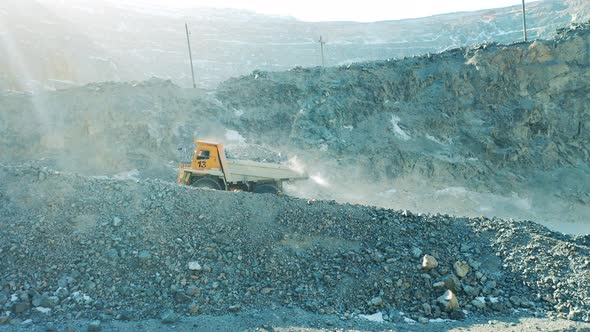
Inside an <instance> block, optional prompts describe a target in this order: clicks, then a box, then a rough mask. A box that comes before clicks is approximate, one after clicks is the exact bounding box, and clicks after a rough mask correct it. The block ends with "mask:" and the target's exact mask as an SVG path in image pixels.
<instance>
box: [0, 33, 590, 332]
mask: <svg viewBox="0 0 590 332" xmlns="http://www.w3.org/2000/svg"><path fill="white" fill-rule="evenodd" d="M589 57H590V26H588V24H586V25H577V26H572V27H570V28H569V29H566V30H564V31H562V32H560V33H559V34H558V36H557V37H556V38H555V39H553V40H550V41H535V42H533V43H520V44H515V45H509V46H500V45H483V46H479V47H473V48H466V49H458V50H451V51H448V52H444V53H442V54H437V55H428V56H423V57H417V58H411V59H404V60H399V61H384V62H375V63H364V64H355V65H351V66H346V67H338V68H326V69H323V70H320V69H319V68H316V69H302V68H297V69H295V70H292V71H290V72H286V73H264V72H255V73H253V74H252V75H251V76H247V77H242V78H239V79H236V80H231V81H228V82H227V83H225V84H223V85H222V86H221V87H220V88H219V89H218V90H217V91H215V92H205V91H193V90H184V89H180V88H178V87H177V86H175V85H174V84H171V83H170V82H167V81H161V80H157V79H154V80H150V81H147V82H141V83H137V82H135V83H133V82H132V83H127V84H115V83H101V84H91V85H88V86H85V87H82V88H75V89H70V90H64V91H56V92H47V93H40V94H36V95H27V94H13V93H5V94H3V95H0V105H1V107H2V110H1V112H0V132H1V133H2V135H0V162H2V163H4V164H5V165H6V166H0V329H6V330H13V329H14V330H19V329H20V330H29V329H42V328H43V329H44V328H45V327H47V328H48V329H49V330H52V329H53V328H54V327H57V328H62V327H66V326H65V325H64V324H68V322H76V324H85V325H80V326H81V327H82V328H88V329H91V330H96V329H99V328H100V326H101V324H103V326H104V327H105V329H117V328H118V327H117V326H119V327H120V328H121V329H131V330H132V329H134V328H137V329H142V328H141V327H138V326H137V325H134V324H136V323H137V324H147V325H145V326H146V328H150V329H152V328H159V327H161V326H159V327H154V326H153V325H150V324H160V323H171V324H179V326H181V328H184V329H187V330H190V327H188V326H187V325H186V324H191V323H192V324H202V323H204V324H207V322H209V323H211V324H212V325H210V326H204V327H203V328H204V329H207V328H209V329H214V328H210V327H211V326H216V325H215V324H216V323H214V322H213V321H215V317H223V318H219V319H220V320H221V319H227V320H228V321H230V323H229V324H230V325H229V326H227V325H224V326H225V327H227V330H235V329H243V328H252V329H259V330H261V329H266V330H270V329H276V330H280V329H281V328H282V329H284V330H288V329H289V328H297V327H300V328H310V329H314V328H326V327H328V326H334V327H338V328H345V329H349V328H350V329H355V328H356V329H360V330H378V329H401V330H405V329H407V330H412V329H416V330H421V329H424V328H428V329H431V330H433V331H436V330H439V329H452V328H454V327H456V328H463V327H465V325H461V324H463V323H456V322H455V323H453V322H450V323H449V322H445V321H444V320H446V319H452V320H454V321H455V320H463V321H462V322H466V323H465V324H472V323H481V322H482V321H483V322H486V321H487V320H492V321H494V320H498V319H500V317H502V318H501V319H502V320H503V321H504V320H505V321H508V322H513V321H514V320H518V319H520V318H522V317H525V321H526V319H530V318H531V317H537V316H538V317H542V318H543V319H545V320H544V321H541V323H539V322H538V321H536V323H531V324H532V325H531V326H532V327H531V329H533V328H535V327H541V328H546V327H548V326H555V325H551V324H553V323H554V321H552V322H551V323H547V325H544V322H546V321H547V318H558V317H559V318H567V319H569V320H574V321H577V322H578V323H575V324H574V325H571V324H570V325H567V324H566V325H559V324H557V326H558V327H557V328H564V327H567V328H572V329H576V328H587V325H584V324H582V323H581V322H584V321H585V322H588V321H589V320H590V307H589V305H590V294H589V292H590V290H589V288H588V285H589V284H590V272H589V271H590V258H589V257H590V256H589V253H590V248H589V246H590V237H589V236H587V235H586V236H581V235H580V236H574V235H564V234H562V233H559V232H553V231H551V230H549V229H547V228H545V227H543V226H540V225H539V224H536V223H534V222H530V221H513V220H511V219H500V218H488V217H477V218H468V217H465V218H462V217H455V216H449V215H441V214H420V213H417V212H424V211H433V212H445V213H450V214H451V213H452V214H462V215H470V216H478V215H482V214H483V215H486V216H494V215H501V216H506V217H513V218H515V219H517V218H518V219H533V220H535V221H542V222H545V223H546V224H548V225H551V226H552V228H553V229H559V230H562V231H563V230H567V231H568V232H570V233H587V232H585V231H584V230H585V228H583V227H584V226H585V225H586V226H587V216H588V215H590V200H589V197H590V196H588V193H590V178H589V177H588V174H590V173H589V172H588V170H589V168H588V161H589V158H590V157H589V156H590V136H589V133H590V132H589V131H588V130H587V128H589V127H590V117H589V116H590V113H588V112H589V111H588V108H587V107H586V106H587V105H588V103H589V102H590V101H589V100H588V98H589V96H590V90H589V89H590V88H589V86H588V83H587V82H588V81H589V79H590V66H589V63H590V61H589ZM195 136H197V137H199V138H201V139H211V140H220V141H223V142H224V143H228V142H229V143H232V145H233V146H232V145H230V147H229V148H228V154H229V155H231V156H234V157H236V158H249V159H256V160H267V161H273V162H283V161H285V154H284V153H281V154H279V153H274V152H272V151H269V148H271V149H270V150H274V151H282V152H284V151H286V152H289V154H290V156H291V157H293V156H295V157H296V158H290V160H289V161H290V162H291V163H292V164H294V165H298V166H302V167H304V168H306V169H307V170H308V171H309V172H310V174H311V175H312V178H313V179H314V180H316V183H317V184H314V185H310V183H311V182H303V183H298V184H294V185H292V186H288V187H287V191H288V192H289V193H290V194H292V195H293V196H298V197H299V198H295V197H289V196H272V195H254V194H249V193H229V192H214V191H207V190H199V189H195V188H189V187H183V186H178V185H176V184H174V183H173V181H174V178H175V176H176V172H175V167H176V163H177V162H179V161H184V160H186V158H188V157H189V156H190V154H191V151H192V146H191V145H190V143H191V142H192V139H193V138H194V137H195ZM23 162H30V164H22V163H23ZM46 167H47V168H46ZM53 170H58V171H61V172H64V171H65V172H66V173H58V172H55V171H53ZM149 178H152V179H151V180H150V179H149ZM315 198H323V199H324V200H315ZM333 200H337V201H338V202H353V203H362V204H370V205H379V206H382V207H387V208H401V209H402V210H403V209H410V210H416V212H415V213H411V212H409V211H398V210H391V209H386V208H377V207H369V206H366V205H351V204H339V203H337V202H336V201H333ZM533 217H534V218H533ZM568 225H569V226H568ZM568 227H569V228H568ZM433 260H436V262H437V264H438V265H437V266H436V267H434V265H436V264H434V263H433ZM424 263H426V268H424V267H423V264H424ZM451 293H452V294H451ZM443 295H445V296H443ZM455 299H456V300H457V302H455ZM362 315H373V316H370V317H371V318H372V319H378V318H382V319H383V320H384V323H371V322H367V320H366V319H364V318H362ZM231 317H234V318H235V317H237V318H235V319H239V320H242V321H246V322H250V321H249V320H248V319H253V321H252V324H254V325H251V324H250V323H247V324H246V325H247V326H245V325H240V324H239V323H236V324H234V325H232V324H233V323H231V319H232V318H231ZM248 317H254V318H248ZM256 317H259V320H256ZM273 317H275V318H273ZM276 317H281V318H280V319H282V322H278V323H277V322H276V319H278V318H276ZM149 319H157V320H158V321H159V322H158V321H156V323H154V321H151V320H149ZM363 319H364V320H363ZM94 320H98V321H97V322H96V321H94ZM440 320H443V323H440V324H443V325H435V322H440ZM125 321H131V322H130V323H125ZM260 321H266V322H271V323H272V324H271V325H269V326H267V327H263V326H260V325H256V324H258V323H257V322H260ZM212 322H213V323H212ZM217 322H218V323H219V321H217ZM416 322H420V323H416ZM426 323H432V324H428V325H421V324H426ZM47 324H48V325H47ZM52 324H54V325H52ZM117 324H122V325H117ZM125 324H127V325H125ZM220 324H221V323H220ZM379 324H384V325H379ZM412 324H416V325H412ZM453 324H455V325H453ZM523 324H525V323H520V325H517V326H514V329H517V330H518V329H527V328H528V327H527V325H526V324H525V325H523ZM527 324H528V323H527ZM491 325H492V326H493V325H495V324H491ZM500 325H501V324H500ZM218 326H220V329H221V325H218ZM426 326H428V327H426ZM440 326H443V327H442V328H441V327H440ZM225 327H224V328H225ZM480 327H481V326H479V325H477V326H476V325H474V326H473V329H479V328H480ZM505 327H506V328H507V329H510V328H512V326H510V325H508V326H505ZM169 328H172V327H169Z"/></svg>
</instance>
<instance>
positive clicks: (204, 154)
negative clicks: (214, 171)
mask: <svg viewBox="0 0 590 332" xmlns="http://www.w3.org/2000/svg"><path fill="white" fill-rule="evenodd" d="M204 159H209V150H201V151H199V154H198V155H197V160H204Z"/></svg>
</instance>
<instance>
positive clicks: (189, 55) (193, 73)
mask: <svg viewBox="0 0 590 332" xmlns="http://www.w3.org/2000/svg"><path fill="white" fill-rule="evenodd" d="M184 28H185V29H186V43H187V44H188V58H189V60H190V62H191V74H192V75H193V89H196V88H197V84H195V70H194V69H193V53H192V52H191V40H190V38H189V37H188V36H189V33H188V23H184Z"/></svg>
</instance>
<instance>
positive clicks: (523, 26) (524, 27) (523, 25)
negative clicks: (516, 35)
mask: <svg viewBox="0 0 590 332" xmlns="http://www.w3.org/2000/svg"><path fill="white" fill-rule="evenodd" d="M522 33H523V34H524V41H525V42H526V41H528V38H527V35H526V10H525V7H524V0H522Z"/></svg>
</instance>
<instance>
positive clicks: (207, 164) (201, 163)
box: [193, 144, 220, 170]
mask: <svg viewBox="0 0 590 332" xmlns="http://www.w3.org/2000/svg"><path fill="white" fill-rule="evenodd" d="M193 167H194V168H197V169H201V170H210V169H219V168H220V165H219V155H218V153H217V147H216V146H215V145H210V144H199V145H198V146H197V151H196V152H195V157H194V160H193Z"/></svg>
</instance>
